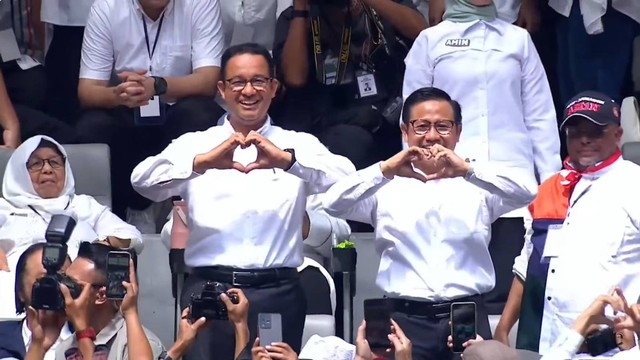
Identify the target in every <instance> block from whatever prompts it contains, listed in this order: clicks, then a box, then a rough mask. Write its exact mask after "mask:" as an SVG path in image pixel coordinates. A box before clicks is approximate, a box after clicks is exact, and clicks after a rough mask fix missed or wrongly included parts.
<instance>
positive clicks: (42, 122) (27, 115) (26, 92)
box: [0, 61, 77, 144]
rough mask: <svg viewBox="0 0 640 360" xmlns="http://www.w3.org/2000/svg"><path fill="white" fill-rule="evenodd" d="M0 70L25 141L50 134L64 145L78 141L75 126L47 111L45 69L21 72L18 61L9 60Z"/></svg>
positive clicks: (35, 68) (38, 67)
mask: <svg viewBox="0 0 640 360" xmlns="http://www.w3.org/2000/svg"><path fill="white" fill-rule="evenodd" d="M0 67H1V69H2V75H3V77H4V82H5V86H6V88H7V93H8V94H9V98H10V99H11V103H12V104H13V108H14V110H15V111H16V115H17V116H18V120H19V122H20V136H21V137H22V140H26V139H28V138H30V137H32V136H34V135H47V136H50V137H52V138H54V139H55V140H57V141H58V142H60V143H63V144H71V143H74V142H76V141H77V136H76V131H75V129H74V128H73V127H71V126H69V125H67V124H65V123H64V122H62V121H60V120H58V119H56V118H54V117H52V116H50V115H49V114H47V113H45V112H44V110H45V99H46V93H45V91H46V89H45V87H46V85H45V84H46V78H45V74H44V69H43V67H42V66H35V67H32V68H31V69H27V70H22V69H21V68H20V67H19V66H18V64H17V63H16V62H15V61H10V62H7V63H2V65H0ZM0 141H1V137H0Z"/></svg>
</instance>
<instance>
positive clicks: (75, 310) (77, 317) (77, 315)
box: [60, 283, 92, 331]
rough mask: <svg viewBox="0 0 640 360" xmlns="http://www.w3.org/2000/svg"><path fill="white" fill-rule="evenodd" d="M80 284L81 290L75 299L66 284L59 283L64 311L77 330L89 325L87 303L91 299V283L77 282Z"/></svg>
mask: <svg viewBox="0 0 640 360" xmlns="http://www.w3.org/2000/svg"><path fill="white" fill-rule="evenodd" d="M78 285H80V286H82V292H81V293H80V296H78V298H77V299H74V298H73V297H72V296H71V293H70V292H69V288H67V286H66V285H64V284H60V291H61V292H62V296H64V311H65V313H66V314H67V318H68V319H69V321H70V322H71V325H73V328H74V329H76V330H77V331H80V330H85V329H86V328H88V327H89V313H88V309H89V303H90V302H91V300H92V296H91V284H88V283H78Z"/></svg>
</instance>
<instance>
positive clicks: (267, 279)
mask: <svg viewBox="0 0 640 360" xmlns="http://www.w3.org/2000/svg"><path fill="white" fill-rule="evenodd" d="M208 281H215V282H219V283H221V284H223V285H224V286H225V288H227V289H231V288H240V289H242V291H243V292H244V294H245V296H246V297H247V299H248V300H249V319H248V325H249V333H250V334H249V344H253V342H254V341H255V338H256V336H257V330H258V314H259V313H278V314H281V316H282V340H283V341H284V342H285V343H287V344H289V345H290V346H291V348H293V350H294V351H295V352H296V353H300V348H301V346H302V332H303V330H304V323H305V317H306V310H307V301H306V297H305V293H304V291H303V289H302V286H301V285H300V280H299V277H298V273H297V270H296V269H292V268H280V269H255V270H245V269H233V268H229V267H222V266H213V267H201V268H194V269H192V272H191V274H189V277H188V278H187V280H186V283H185V285H184V289H183V291H182V295H181V297H180V306H181V308H182V309H184V308H186V307H188V306H189V304H190V301H191V295H192V294H195V295H199V294H200V293H201V291H202V287H203V286H204V284H206V283H207V282H208ZM235 346H236V345H235V331H234V327H233V325H232V324H231V323H230V322H229V321H223V320H214V321H211V322H210V324H208V326H207V327H205V328H204V329H202V330H200V332H199V333H198V336H197V337H196V340H195V342H194V343H193V345H192V346H191V348H190V349H189V351H188V352H187V355H186V356H185V359H187V360H229V359H234V352H235ZM250 346H251V345H250Z"/></svg>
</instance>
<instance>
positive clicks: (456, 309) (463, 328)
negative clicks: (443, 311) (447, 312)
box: [451, 302, 476, 353]
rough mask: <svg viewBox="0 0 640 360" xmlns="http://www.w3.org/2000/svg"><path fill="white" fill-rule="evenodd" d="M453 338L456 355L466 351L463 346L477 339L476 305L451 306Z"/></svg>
mask: <svg viewBox="0 0 640 360" xmlns="http://www.w3.org/2000/svg"><path fill="white" fill-rule="evenodd" d="M451 337H452V338H453V349H452V351H453V352H454V353H461V352H463V351H464V347H463V346H462V344H464V343H465V342H467V341H468V340H472V339H475V338H476V304H475V303H472V302H464V303H453V304H451Z"/></svg>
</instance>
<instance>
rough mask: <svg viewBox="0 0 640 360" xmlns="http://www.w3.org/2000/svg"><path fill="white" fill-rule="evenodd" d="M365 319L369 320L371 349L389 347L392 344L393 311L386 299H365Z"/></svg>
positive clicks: (367, 330) (368, 332)
mask: <svg viewBox="0 0 640 360" xmlns="http://www.w3.org/2000/svg"><path fill="white" fill-rule="evenodd" d="M364 320H365V321H366V322H367V329H366V337H367V342H368V343H369V347H370V348H371V349H385V350H386V349H388V348H390V346H391V343H390V342H389V338H388V335H389V334H390V333H391V313H390V311H389V306H388V303H387V301H386V300H385V299H368V300H365V301H364Z"/></svg>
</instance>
